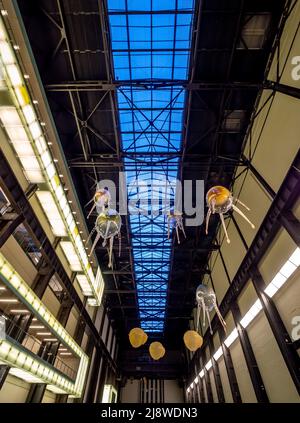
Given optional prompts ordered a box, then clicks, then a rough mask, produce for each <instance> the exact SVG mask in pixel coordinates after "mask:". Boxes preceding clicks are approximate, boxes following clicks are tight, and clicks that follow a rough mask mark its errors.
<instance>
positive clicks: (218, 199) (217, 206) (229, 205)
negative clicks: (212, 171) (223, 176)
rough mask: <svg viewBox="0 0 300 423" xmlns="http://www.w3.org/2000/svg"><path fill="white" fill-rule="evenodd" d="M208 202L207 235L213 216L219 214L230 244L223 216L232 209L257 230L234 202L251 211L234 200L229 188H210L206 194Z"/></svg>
mask: <svg viewBox="0 0 300 423" xmlns="http://www.w3.org/2000/svg"><path fill="white" fill-rule="evenodd" d="M206 202H207V206H208V212H207V216H206V228H205V231H206V234H207V233H208V223H209V219H210V216H211V214H215V213H219V215H220V219H221V222H222V226H223V229H224V232H225V236H226V240H227V242H228V244H229V243H230V239H229V237H228V234H227V229H226V225H225V221H224V216H223V214H224V213H227V212H228V211H229V210H230V209H232V210H234V211H236V212H237V213H238V214H239V215H241V216H242V217H243V218H244V219H245V220H246V221H247V222H248V223H249V225H250V226H251V227H252V228H253V229H254V228H255V226H254V225H253V223H252V222H250V220H249V219H248V218H247V216H245V215H244V213H243V212H242V211H241V210H240V209H239V208H238V207H237V206H236V205H235V204H234V202H237V203H239V204H241V205H242V206H243V207H245V209H247V210H250V209H249V207H247V206H246V205H245V204H244V203H242V202H241V201H240V200H239V199H238V198H234V197H233V195H232V193H231V192H230V191H229V190H228V189H227V188H225V187H222V186H221V185H216V186H214V187H212V188H210V189H209V190H208V191H207V194H206Z"/></svg>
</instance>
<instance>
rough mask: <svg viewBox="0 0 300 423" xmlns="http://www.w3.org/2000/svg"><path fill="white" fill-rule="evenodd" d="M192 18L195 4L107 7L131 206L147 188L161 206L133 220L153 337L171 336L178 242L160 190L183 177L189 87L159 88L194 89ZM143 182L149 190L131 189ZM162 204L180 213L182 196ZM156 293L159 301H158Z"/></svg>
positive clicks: (145, 323)
mask: <svg viewBox="0 0 300 423" xmlns="http://www.w3.org/2000/svg"><path fill="white" fill-rule="evenodd" d="M137 8H138V13H134V11H135V10H136V9H137ZM166 11H167V13H166ZM128 12H130V13H129V14H128ZM193 13H194V1H193V0H186V1H185V2H175V1H173V0H164V1H161V2H155V1H150V0H143V1H142V2H139V3H138V2H130V1H126V2H125V1H120V0H108V15H109V24H110V39H111V44H112V55H113V62H114V75H115V78H116V79H117V80H118V81H119V82H120V85H121V86H120V88H119V90H118V91H117V99H118V105H119V120H120V132H121V138H122V145H121V147H122V151H123V153H125V154H126V153H134V154H133V155H132V156H131V157H130V158H128V157H127V158H126V157H125V159H124V166H125V171H126V178H127V186H128V199H129V200H131V201H133V202H136V201H137V200H139V199H146V197H147V196H148V186H147V184H150V183H151V182H153V184H155V185H156V186H153V185H152V187H151V188H152V190H151V196H152V199H153V200H154V201H156V204H152V205H150V204H149V203H148V202H145V203H144V204H142V205H139V206H138V208H139V211H142V210H145V211H146V213H144V214H138V215H137V214H135V215H134V214H130V216H129V220H130V228H131V235H132V237H131V240H132V253H133V263H134V272H135V281H136V286H137V299H138V308H139V318H140V326H141V327H142V328H143V329H144V330H145V331H146V332H148V333H149V332H156V333H161V332H163V330H164V318H165V313H166V306H167V303H166V300H167V288H168V280H169V271H170V259H171V244H172V242H171V240H169V239H168V237H167V221H166V220H167V218H166V211H163V212H164V213H162V211H161V210H160V207H161V206H160V205H159V200H160V199H161V198H162V195H161V191H160V189H159V188H158V186H160V187H161V180H162V179H166V180H168V181H169V182H170V183H172V182H173V183H174V180H175V179H176V177H177V174H178V166H179V161H178V157H176V153H178V155H180V153H181V152H182V123H183V113H184V108H185V93H184V90H183V88H182V84H180V83H178V85H177V84H176V83H174V84H172V86H171V87H170V86H164V87H160V88H159V89H157V88H156V87H155V81H156V80H158V79H163V80H167V81H176V80H180V81H187V79H188V67H189V56H190V48H191V34H192V31H191V27H192V21H193ZM124 80H127V81H128V80H130V81H139V80H144V81H147V82H146V85H147V87H146V89H143V88H142V87H138V88H135V87H128V86H122V81H124ZM145 153H147V154H146V155H145ZM149 153H150V155H149ZM151 153H153V156H152V155H151ZM169 153H175V157H174V158H170V156H169V155H168V154H169ZM141 163H144V164H143V165H142V164H141ZM137 179H141V180H143V181H144V182H145V184H144V185H142V184H139V185H136V186H135V187H134V186H132V185H133V183H134V181H136V180H137ZM130 185H131V186H130ZM163 198H165V199H166V201H167V202H169V203H170V208H171V207H173V205H174V199H175V188H174V189H173V190H167V191H166V195H163ZM157 212H159V213H157ZM141 246H142V247H143V248H141ZM157 291H159V292H160V295H159V298H157V297H156V298H154V296H153V294H154V293H155V292H157Z"/></svg>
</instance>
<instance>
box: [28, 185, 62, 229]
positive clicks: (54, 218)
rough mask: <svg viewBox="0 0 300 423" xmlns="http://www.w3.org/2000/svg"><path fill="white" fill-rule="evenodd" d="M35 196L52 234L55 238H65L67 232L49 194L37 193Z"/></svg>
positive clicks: (44, 192)
mask: <svg viewBox="0 0 300 423" xmlns="http://www.w3.org/2000/svg"><path fill="white" fill-rule="evenodd" d="M36 195H37V197H38V199H39V202H40V203H41V206H42V209H43V210H44V213H45V215H46V216H47V219H48V220H49V223H50V225H51V228H52V232H53V234H54V235H55V236H66V235H67V231H66V227H65V224H64V222H63V220H62V218H61V215H60V213H59V211H58V208H57V205H56V203H55V201H54V199H53V196H52V194H51V192H49V191H37V193H36Z"/></svg>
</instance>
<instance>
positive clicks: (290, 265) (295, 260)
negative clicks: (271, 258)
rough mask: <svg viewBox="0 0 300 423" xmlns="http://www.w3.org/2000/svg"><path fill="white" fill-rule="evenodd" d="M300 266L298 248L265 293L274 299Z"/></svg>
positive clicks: (299, 251)
mask: <svg viewBox="0 0 300 423" xmlns="http://www.w3.org/2000/svg"><path fill="white" fill-rule="evenodd" d="M299 265H300V248H299V247H298V248H296V250H295V251H294V252H293V254H292V255H291V256H290V257H289V259H288V260H287V261H286V262H285V264H284V265H283V266H282V267H281V269H280V270H279V272H278V273H277V274H276V275H275V277H274V278H273V279H272V281H271V282H270V283H269V285H268V286H267V287H266V289H265V293H266V294H267V295H268V296H269V297H270V298H272V297H273V296H274V295H275V294H276V292H277V291H278V290H279V289H280V288H281V287H282V286H283V285H284V284H285V283H286V281H287V280H288V278H289V277H290V276H291V275H292V274H293V273H294V272H295V270H296V269H297V268H298V266H299Z"/></svg>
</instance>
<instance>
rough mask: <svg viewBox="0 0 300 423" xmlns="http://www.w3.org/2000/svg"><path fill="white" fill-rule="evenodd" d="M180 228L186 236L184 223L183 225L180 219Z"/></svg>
mask: <svg viewBox="0 0 300 423" xmlns="http://www.w3.org/2000/svg"><path fill="white" fill-rule="evenodd" d="M180 229H181V230H182V232H183V235H184V237H185V238H186V234H185V230H184V225H183V222H182V220H181V221H180Z"/></svg>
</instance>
